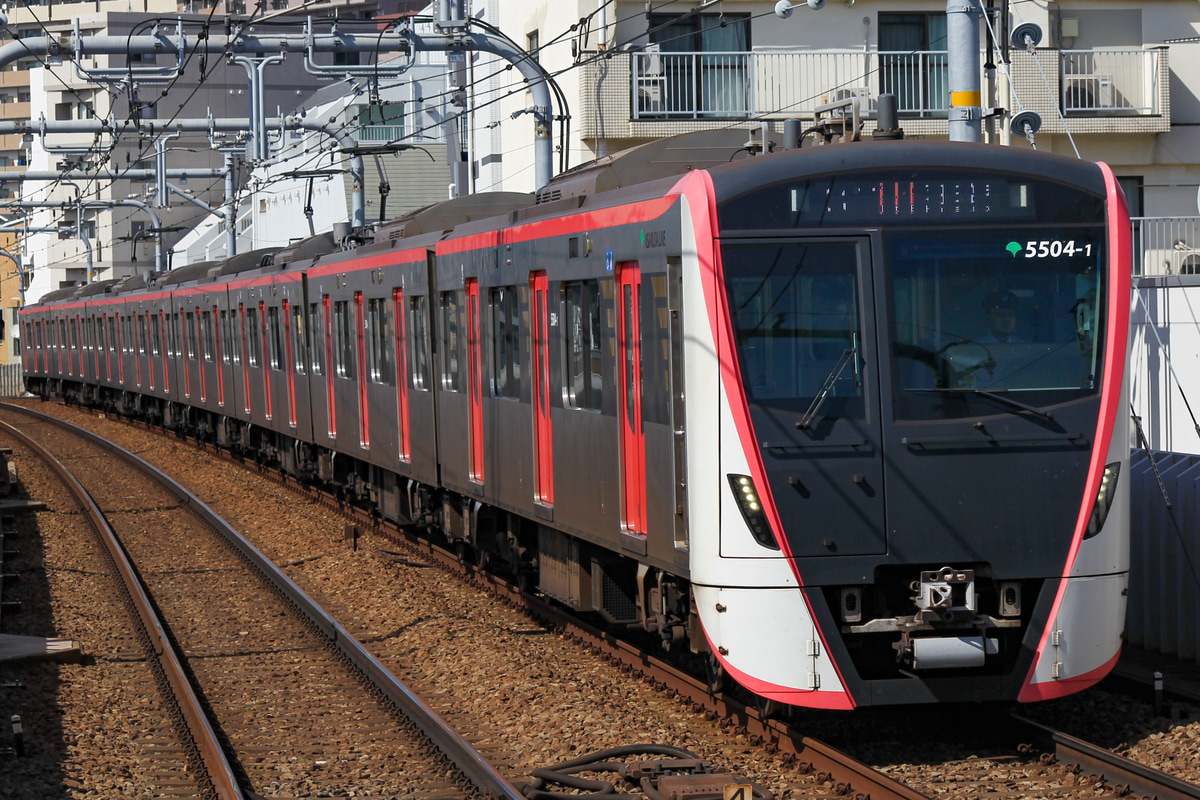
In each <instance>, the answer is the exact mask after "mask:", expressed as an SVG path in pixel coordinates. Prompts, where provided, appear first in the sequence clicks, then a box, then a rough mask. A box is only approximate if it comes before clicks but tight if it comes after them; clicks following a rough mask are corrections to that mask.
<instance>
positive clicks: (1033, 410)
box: [905, 388, 1054, 420]
mask: <svg viewBox="0 0 1200 800" xmlns="http://www.w3.org/2000/svg"><path fill="white" fill-rule="evenodd" d="M905 391H907V392H932V393H934V394H948V393H950V392H970V393H971V394H977V395H979V396H980V397H986V398H987V399H989V400H994V401H996V402H997V403H999V404H1000V405H1002V406H1008V407H1009V408H1011V409H1013V410H1015V411H1024V412H1025V413H1027V414H1033V415H1034V416H1037V417H1041V418H1042V419H1046V420H1053V419H1054V415H1053V414H1051V413H1050V412H1049V411H1042V410H1041V409H1040V408H1037V407H1035V406H1031V405H1029V404H1028V403H1022V402H1021V401H1020V400H1013V399H1012V398H1011V397H1006V396H1005V395H1004V394H1003V393H1001V392H996V391H992V390H991V389H975V388H966V389H905Z"/></svg>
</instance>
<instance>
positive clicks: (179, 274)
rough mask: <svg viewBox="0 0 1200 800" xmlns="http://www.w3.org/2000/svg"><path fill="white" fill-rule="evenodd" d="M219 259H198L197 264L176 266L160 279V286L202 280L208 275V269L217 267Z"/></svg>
mask: <svg viewBox="0 0 1200 800" xmlns="http://www.w3.org/2000/svg"><path fill="white" fill-rule="evenodd" d="M219 263H220V262H218V261H197V262H196V263H195V264H187V265H186V266H182V267H176V268H175V269H173V270H171V271H170V272H168V273H167V274H166V275H163V276H162V277H161V278H159V279H158V286H176V285H178V284H181V283H187V282H188V281H195V280H200V279H201V278H205V277H207V276H208V271H209V270H210V269H212V268H213V267H215V266H216V265H217V264H219Z"/></svg>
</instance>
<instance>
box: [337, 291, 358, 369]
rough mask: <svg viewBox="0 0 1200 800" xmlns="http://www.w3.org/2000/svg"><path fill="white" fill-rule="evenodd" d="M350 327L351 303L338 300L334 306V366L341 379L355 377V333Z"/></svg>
mask: <svg viewBox="0 0 1200 800" xmlns="http://www.w3.org/2000/svg"><path fill="white" fill-rule="evenodd" d="M350 325H351V319H350V303H349V302H348V301H346V300H338V301H337V302H335V303H334V304H333V360H334V365H333V366H334V370H335V372H334V374H335V375H337V376H338V377H339V378H349V377H352V376H353V375H354V369H353V367H354V332H353V330H351V327H350Z"/></svg>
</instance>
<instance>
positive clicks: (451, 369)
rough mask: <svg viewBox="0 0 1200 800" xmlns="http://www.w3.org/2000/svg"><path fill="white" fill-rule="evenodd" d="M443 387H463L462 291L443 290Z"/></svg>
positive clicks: (457, 388) (460, 388)
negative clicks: (460, 332)
mask: <svg viewBox="0 0 1200 800" xmlns="http://www.w3.org/2000/svg"><path fill="white" fill-rule="evenodd" d="M441 305H442V309H441V311H442V337H441V338H442V388H443V389H445V390H446V391H448V392H461V391H462V389H463V379H462V369H461V368H460V367H461V365H462V364H463V355H462V345H463V342H462V336H461V335H460V334H459V331H461V330H462V307H463V304H462V292H461V291H452V292H442V303H441Z"/></svg>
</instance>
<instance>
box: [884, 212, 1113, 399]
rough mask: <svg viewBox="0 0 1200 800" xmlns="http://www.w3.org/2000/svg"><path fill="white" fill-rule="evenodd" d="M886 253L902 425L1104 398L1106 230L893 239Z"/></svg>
mask: <svg viewBox="0 0 1200 800" xmlns="http://www.w3.org/2000/svg"><path fill="white" fill-rule="evenodd" d="M884 247H885V251H886V258H887V293H888V298H887V300H888V309H889V320H890V326H889V327H890V331H889V333H890V339H891V358H892V375H893V381H892V383H893V392H892V395H893V399H894V409H895V414H896V418H897V419H914V420H920V419H948V418H956V417H964V416H968V415H972V416H973V415H978V414H980V413H984V407H985V406H987V405H990V406H991V407H992V408H993V409H995V410H994V411H993V412H992V413H1003V412H1004V409H1005V407H1008V408H1009V409H1010V410H1017V411H1020V409H1022V408H1043V407H1045V406H1048V405H1052V404H1057V403H1061V402H1065V401H1068V400H1072V399H1076V398H1079V397H1084V396H1087V395H1090V394H1093V393H1095V392H1096V391H1098V387H1099V385H1100V371H1101V367H1102V363H1101V358H1102V355H1103V330H1102V328H1103V315H1102V314H1100V313H1099V310H1100V309H1102V308H1103V307H1104V291H1105V286H1104V284H1103V274H1104V270H1103V264H1104V255H1105V253H1104V249H1105V239H1104V227H1103V226H1102V225H1075V226H1063V225H1056V226H1052V227H1051V226H1046V227H1041V226H1025V225H1021V226H1011V227H1010V226H1005V227H1001V228H973V229H970V230H961V229H959V230H947V229H936V230H930V229H925V230H920V229H909V230H903V231H901V230H895V229H893V230H890V231H887V232H886V233H885V235H884Z"/></svg>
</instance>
